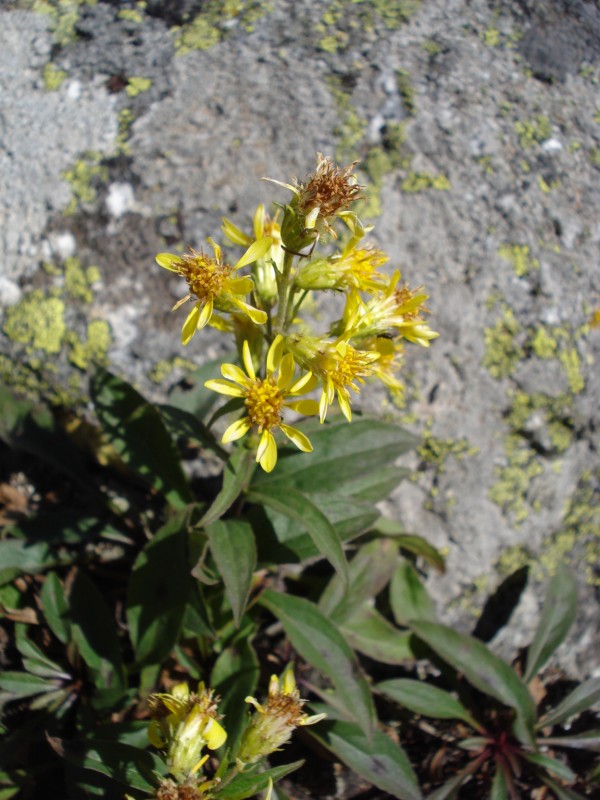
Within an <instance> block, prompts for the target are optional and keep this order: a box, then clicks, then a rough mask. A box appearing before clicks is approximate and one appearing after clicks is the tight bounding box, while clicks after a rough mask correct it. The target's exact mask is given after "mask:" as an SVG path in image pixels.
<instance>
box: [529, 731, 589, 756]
mask: <svg viewBox="0 0 600 800" xmlns="http://www.w3.org/2000/svg"><path fill="white" fill-rule="evenodd" d="M538 742H540V744H547V745H551V746H553V745H557V746H558V747H569V748H571V749H572V750H594V751H595V752H596V753H598V752H600V730H592V731H582V733H574V734H573V735H572V736H548V737H547V738H544V739H541V738H540V739H538Z"/></svg>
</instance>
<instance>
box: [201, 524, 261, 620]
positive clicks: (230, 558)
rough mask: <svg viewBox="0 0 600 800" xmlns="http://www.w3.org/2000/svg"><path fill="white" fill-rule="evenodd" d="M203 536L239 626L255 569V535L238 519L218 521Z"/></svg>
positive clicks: (247, 525)
mask: <svg viewBox="0 0 600 800" xmlns="http://www.w3.org/2000/svg"><path fill="white" fill-rule="evenodd" d="M206 532H207V534H208V540H209V543H210V551H211V553H212V556H213V558H214V560H215V564H216V565H217V569H218V570H219V574H220V576H221V578H222V579H223V583H224V584H225V593H226V595H227V599H228V600H229V602H230V604H231V610H232V611H233V618H234V620H235V624H236V625H239V624H240V620H241V618H242V616H243V615H244V611H245V610H246V604H247V603H248V597H249V596H250V587H251V585H252V575H253V573H254V570H255V569H256V543H255V541H254V533H253V532H252V528H251V527H250V525H249V524H248V523H247V522H245V521H243V520H237V519H228V520H217V521H216V522H213V523H212V524H211V525H209V526H208V527H207V528H206Z"/></svg>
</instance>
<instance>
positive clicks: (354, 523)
mask: <svg viewBox="0 0 600 800" xmlns="http://www.w3.org/2000/svg"><path fill="white" fill-rule="evenodd" d="M310 500H311V502H312V504H313V505H315V506H316V507H317V508H318V509H319V510H320V511H321V513H322V514H323V515H324V516H325V517H327V519H328V520H329V522H330V523H331V525H333V527H334V529H335V530H336V532H337V534H338V536H339V538H340V539H341V540H342V541H344V542H345V541H348V540H350V539H353V538H354V537H356V536H358V535H360V534H361V533H364V532H365V531H366V530H368V529H369V528H370V527H371V526H372V524H373V523H374V522H375V521H376V520H377V519H378V517H379V512H378V511H377V509H376V508H375V507H374V506H373V504H372V503H370V502H365V501H364V500H355V499H354V498H351V497H342V496H340V497H336V496H335V495H331V494H329V495H328V494H319V493H318V492H313V493H311V494H310ZM261 512H262V514H263V515H266V517H267V519H266V520H264V519H263V520H260V521H259V522H258V527H257V526H254V527H255V532H256V534H257V542H258V543H259V553H260V554H261V557H262V560H263V561H264V562H265V563H268V564H273V563H290V562H294V561H305V560H306V559H308V558H314V557H315V556H318V555H320V553H319V550H318V548H317V547H316V545H315V544H314V542H313V540H312V539H311V537H310V536H309V535H308V534H307V533H306V526H305V525H302V524H300V523H299V522H298V521H297V520H296V519H292V518H291V517H288V516H284V515H283V514H280V513H278V512H277V511H274V510H273V509H272V508H265V507H263V508H262V509H261ZM255 515H256V507H255V508H254V509H250V516H251V517H252V518H253V517H254V516H255ZM261 529H262V530H261ZM271 530H272V531H274V533H275V536H272V535H271ZM262 542H264V545H262V544H261V543H262Z"/></svg>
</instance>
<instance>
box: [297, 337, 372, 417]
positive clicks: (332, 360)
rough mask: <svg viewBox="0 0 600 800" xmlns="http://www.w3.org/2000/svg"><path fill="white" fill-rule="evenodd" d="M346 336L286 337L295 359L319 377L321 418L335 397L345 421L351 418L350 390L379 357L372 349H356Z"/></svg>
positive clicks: (357, 388) (361, 380) (369, 370)
mask: <svg viewBox="0 0 600 800" xmlns="http://www.w3.org/2000/svg"><path fill="white" fill-rule="evenodd" d="M348 338H349V337H346V336H344V337H340V338H338V339H336V340H334V341H329V340H327V339H317V338H316V337H310V336H291V337H289V339H288V340H287V346H288V348H289V350H290V351H291V352H292V353H293V354H294V356H295V357H296V360H297V361H298V363H299V364H300V365H301V366H302V367H303V368H304V369H308V370H310V371H311V372H312V373H313V375H315V376H316V377H317V378H319V379H320V380H321V384H322V391H321V398H320V401H319V417H320V420H321V422H324V421H325V418H326V416H327V410H328V408H329V406H330V405H331V404H332V403H333V401H334V400H335V398H336V395H337V400H338V403H339V406H340V409H341V411H342V414H343V415H344V416H345V417H346V419H347V420H348V422H350V421H351V420H352V409H351V408H350V392H349V391H348V390H349V389H352V391H353V392H356V393H358V392H359V391H360V388H359V386H358V385H357V383H361V384H363V383H364V378H365V377H367V376H369V375H371V374H372V373H373V369H374V367H373V362H376V361H377V359H378V358H379V353H378V352H376V351H371V352H368V351H364V350H357V349H356V348H355V347H353V346H352V345H351V344H349V343H348V341H347V339H348Z"/></svg>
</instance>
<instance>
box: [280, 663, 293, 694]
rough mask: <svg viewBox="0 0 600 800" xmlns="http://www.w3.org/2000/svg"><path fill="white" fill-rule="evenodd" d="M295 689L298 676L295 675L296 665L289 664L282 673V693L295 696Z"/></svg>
mask: <svg viewBox="0 0 600 800" xmlns="http://www.w3.org/2000/svg"><path fill="white" fill-rule="evenodd" d="M295 689H296V676H295V675H294V665H293V664H292V663H288V664H286V667H285V669H284V670H283V672H282V673H281V691H282V692H283V694H293V692H294V691H295Z"/></svg>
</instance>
